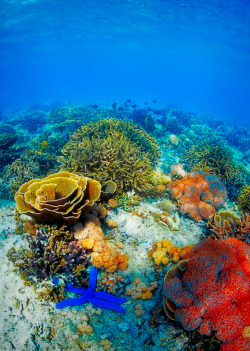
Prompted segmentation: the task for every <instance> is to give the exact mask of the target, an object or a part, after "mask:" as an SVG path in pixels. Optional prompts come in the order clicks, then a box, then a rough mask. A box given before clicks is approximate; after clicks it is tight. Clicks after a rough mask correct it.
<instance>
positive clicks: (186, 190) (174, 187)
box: [169, 172, 227, 221]
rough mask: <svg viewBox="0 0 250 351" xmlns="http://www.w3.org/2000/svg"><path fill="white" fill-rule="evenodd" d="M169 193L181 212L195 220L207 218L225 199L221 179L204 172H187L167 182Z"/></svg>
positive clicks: (224, 190) (225, 193)
mask: <svg viewBox="0 0 250 351" xmlns="http://www.w3.org/2000/svg"><path fill="white" fill-rule="evenodd" d="M169 189H170V195H171V197H172V198H173V199H174V200H176V201H177V202H178V203H179V205H180V212H181V214H183V215H185V214H187V215H188V216H189V217H191V218H192V219H194V220H195V221H199V220H208V219H209V217H210V216H211V215H213V214H214V213H215V212H216V209H217V208H219V206H220V205H222V204H223V203H224V201H225V200H226V196H227V192H226V188H225V186H224V184H223V183H222V181H221V180H220V179H219V178H218V177H216V176H215V175H211V174H206V173H204V172H192V173H187V175H186V176H185V177H183V178H182V179H179V180H175V181H174V182H172V183H170V184H169Z"/></svg>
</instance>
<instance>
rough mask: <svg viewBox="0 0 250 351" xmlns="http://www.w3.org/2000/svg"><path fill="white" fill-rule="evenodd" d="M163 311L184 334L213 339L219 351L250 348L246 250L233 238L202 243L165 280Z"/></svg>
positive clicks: (249, 252)
mask: <svg viewBox="0 0 250 351" xmlns="http://www.w3.org/2000/svg"><path fill="white" fill-rule="evenodd" d="M163 294H164V297H165V310H166V312H167V314H168V316H169V317H170V318H172V319H175V320H177V321H179V322H180V323H181V324H182V325H183V327H184V328H185V329H187V330H194V329H197V328H198V331H199V332H200V333H201V334H205V335H211V334H212V333H213V332H214V333H215V336H216V337H217V338H218V339H219V340H220V341H221V342H222V344H221V350H222V351H235V350H237V351H246V350H250V338H249V334H247V333H245V332H244V331H246V330H247V328H248V327H249V326H250V247H249V246H248V245H247V244H246V243H244V242H242V241H240V240H238V239H235V238H228V239H225V240H223V241H217V240H213V239H211V238H209V239H205V240H203V241H202V242H200V243H199V244H198V245H197V246H196V247H195V248H194V250H193V251H192V252H191V253H189V254H188V255H187V257H186V260H185V261H180V262H179V263H178V265H176V266H175V267H174V268H173V269H172V270H170V271H169V272H168V273H167V275H166V276H165V282H164V286H163Z"/></svg>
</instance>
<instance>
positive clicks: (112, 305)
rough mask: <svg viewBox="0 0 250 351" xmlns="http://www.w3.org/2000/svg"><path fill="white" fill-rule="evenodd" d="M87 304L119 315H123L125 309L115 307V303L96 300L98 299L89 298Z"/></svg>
mask: <svg viewBox="0 0 250 351" xmlns="http://www.w3.org/2000/svg"><path fill="white" fill-rule="evenodd" d="M88 302H90V303H92V305H94V306H96V307H99V308H104V309H106V310H113V311H115V312H119V313H125V309H124V308H123V307H121V306H119V305H116V304H115V303H112V302H108V301H104V300H98V299H95V298H94V297H90V298H89V299H88Z"/></svg>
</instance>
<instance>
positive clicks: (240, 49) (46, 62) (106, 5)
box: [0, 0, 250, 127]
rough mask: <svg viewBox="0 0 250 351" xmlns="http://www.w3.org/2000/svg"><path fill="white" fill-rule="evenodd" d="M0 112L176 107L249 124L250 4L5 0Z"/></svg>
mask: <svg viewBox="0 0 250 351" xmlns="http://www.w3.org/2000/svg"><path fill="white" fill-rule="evenodd" d="M0 18H1V22H0V81H1V96H0V109H1V110H2V111H13V110H15V109H21V108H29V107H30V106H32V105H34V104H52V103H55V102H56V103H67V102H73V103H93V104H101V103H102V104H112V103H113V102H118V103H122V102H123V101H125V100H127V99H132V101H133V102H134V103H135V104H137V105H140V106H142V105H143V104H144V103H145V102H147V103H148V104H149V105H150V104H152V101H153V100H154V99H156V100H157V104H158V106H157V107H166V106H175V107H177V108H180V109H183V110H185V111H190V112H194V113H199V114H202V115H209V116H210V117H211V118H217V119H220V120H224V121H226V122H229V123H230V124H233V125H235V126H244V127H249V123H250V122H249V115H250V96H249V82H250V65H249V60H250V25H249V21H250V4H249V1H243V0H229V1H226V2H225V1H205V0H204V1H203V0H198V1H192V0H190V1H186V0H185V1H164V0H144V1H142V0H138V1H135V0H122V1H121V0H117V1H99V0H91V1H90V0H89V1H88V0H71V1H68V0H60V1H59V0H23V1H22V0H20V1H13V0H2V1H1V4H0Z"/></svg>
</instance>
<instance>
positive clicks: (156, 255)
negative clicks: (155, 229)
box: [148, 239, 194, 265]
mask: <svg viewBox="0 0 250 351" xmlns="http://www.w3.org/2000/svg"><path fill="white" fill-rule="evenodd" d="M193 248H194V244H189V245H186V246H183V247H181V246H177V245H174V244H173V243H172V241H171V240H169V239H163V240H160V241H157V242H156V243H155V244H154V245H153V247H152V249H151V250H150V251H149V252H148V257H149V258H152V259H153V260H154V264H156V265H160V264H164V265H166V264H168V263H169V262H170V260H172V262H175V263H176V262H178V261H179V260H181V259H183V258H184V257H185V256H186V255H187V253H188V252H190V251H191V250H192V249H193Z"/></svg>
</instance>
